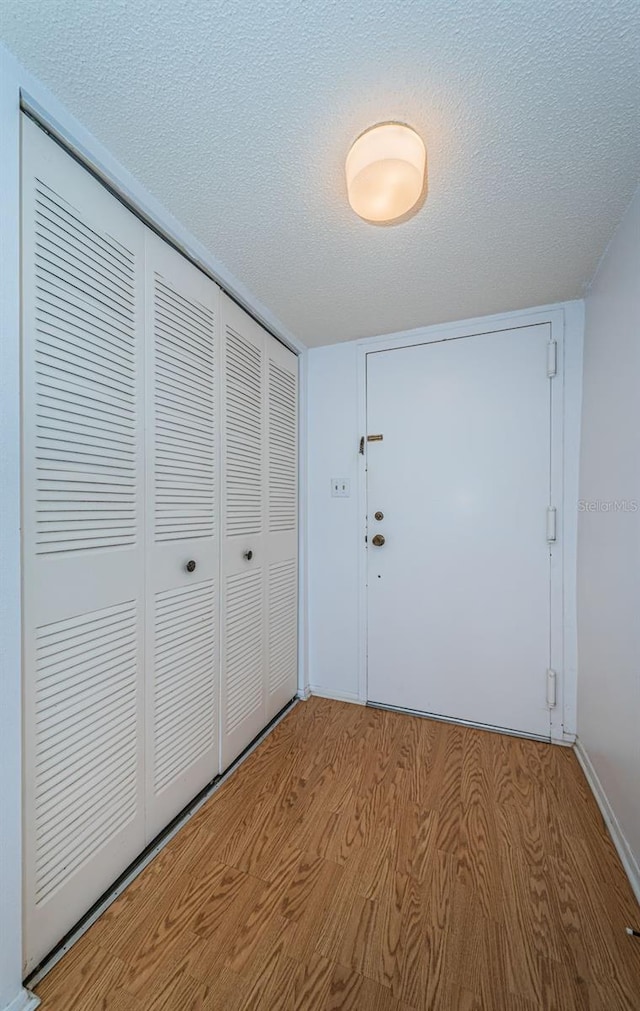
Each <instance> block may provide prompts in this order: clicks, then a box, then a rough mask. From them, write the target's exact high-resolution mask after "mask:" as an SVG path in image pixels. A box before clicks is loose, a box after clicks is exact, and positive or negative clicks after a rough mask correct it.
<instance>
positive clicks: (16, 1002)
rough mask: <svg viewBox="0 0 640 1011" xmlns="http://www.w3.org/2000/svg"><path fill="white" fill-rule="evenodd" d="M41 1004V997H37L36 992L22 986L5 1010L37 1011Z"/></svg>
mask: <svg viewBox="0 0 640 1011" xmlns="http://www.w3.org/2000/svg"><path fill="white" fill-rule="evenodd" d="M39 1005H40V998H39V997H36V995H35V993H31V991H30V990H25V989H24V988H22V989H21V990H20V993H18V994H16V996H15V997H14V998H13V1000H12V1001H11V1003H10V1004H7V1005H6V1007H5V1008H4V1011H35V1008H37V1007H39Z"/></svg>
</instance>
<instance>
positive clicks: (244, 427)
mask: <svg viewBox="0 0 640 1011" xmlns="http://www.w3.org/2000/svg"><path fill="white" fill-rule="evenodd" d="M225 340H226V375H225V380H226V429H225V445H224V453H225V463H226V524H227V526H226V529H227V533H228V535H229V536H234V535H235V536H242V535H248V534H257V533H259V532H260V530H261V529H262V470H263V460H262V455H263V454H262V439H263V435H262V432H263V422H262V414H263V382H262V351H261V349H260V348H259V347H257V346H256V345H254V344H252V343H251V342H250V341H249V340H247V339H246V338H243V337H242V336H241V335H240V334H239V333H237V332H236V331H234V330H233V329H232V328H231V327H230V326H227V328H226V335H225Z"/></svg>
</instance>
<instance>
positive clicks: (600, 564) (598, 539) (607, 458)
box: [578, 190, 640, 899]
mask: <svg viewBox="0 0 640 1011" xmlns="http://www.w3.org/2000/svg"><path fill="white" fill-rule="evenodd" d="M580 500H581V508H582V509H584V510H585V511H581V512H580V514H579V535H578V662H579V678H578V735H579V741H580V744H581V745H582V747H583V748H584V749H585V751H586V753H587V756H588V761H589V762H590V765H591V772H592V774H593V772H595V775H596V777H597V779H598V780H599V788H601V790H602V791H603V793H604V798H605V799H604V804H605V807H606V805H607V804H608V805H609V809H610V810H609V817H610V820H611V818H612V817H613V818H614V819H616V820H617V823H618V830H619V832H620V833H621V835H622V837H623V838H622V840H621V839H620V838H618V840H617V841H618V844H619V845H620V843H621V842H622V848H623V850H624V849H625V848H626V860H625V862H626V863H627V870H628V871H629V873H630V875H631V876H633V875H635V887H636V891H637V893H638V897H639V899H640V872H639V864H640V190H639V191H638V192H637V193H636V196H635V198H634V200H633V202H632V204H631V206H630V208H629V210H628V212H627V214H626V216H625V218H624V219H623V221H622V222H621V224H620V226H619V227H618V230H617V232H616V234H615V236H614V238H613V240H612V241H611V243H610V246H609V248H608V250H607V252H606V254H605V256H604V257H603V260H602V262H601V264H600V266H599V268H598V271H597V273H596V276H595V278H594V281H593V283H592V286H591V289H590V291H589V294H588V297H587V299H586V323H585V348H584V387H583V413H582V448H581V457H580ZM616 501H617V502H619V503H627V506H626V508H627V509H629V510H631V511H624V506H623V509H622V510H620V511H615V507H612V506H609V505H607V503H613V502H616ZM591 510H593V511H591ZM612 510H613V511H612ZM596 787H597V788H598V784H597V783H596ZM602 799H603V798H602V797H601V801H602ZM615 831H616V829H615V825H614V836H615ZM625 841H626V842H625ZM623 855H624V853H623Z"/></svg>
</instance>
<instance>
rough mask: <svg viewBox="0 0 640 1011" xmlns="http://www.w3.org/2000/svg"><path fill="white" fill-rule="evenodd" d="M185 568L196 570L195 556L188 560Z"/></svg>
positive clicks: (190, 570)
mask: <svg viewBox="0 0 640 1011" xmlns="http://www.w3.org/2000/svg"><path fill="white" fill-rule="evenodd" d="M185 569H186V570H187V572H195V571H196V563H195V562H194V560H193V558H192V559H191V560H190V561H188V562H187V564H186V565H185Z"/></svg>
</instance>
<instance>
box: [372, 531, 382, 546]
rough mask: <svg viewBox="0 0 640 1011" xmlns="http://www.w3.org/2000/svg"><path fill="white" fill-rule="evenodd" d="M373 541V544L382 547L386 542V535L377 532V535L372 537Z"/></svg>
mask: <svg viewBox="0 0 640 1011" xmlns="http://www.w3.org/2000/svg"><path fill="white" fill-rule="evenodd" d="M371 543H372V544H373V546H374V547H376V548H381V547H382V545H383V544H384V537H383V536H382V534H376V535H375V537H373V538H372V539H371Z"/></svg>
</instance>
